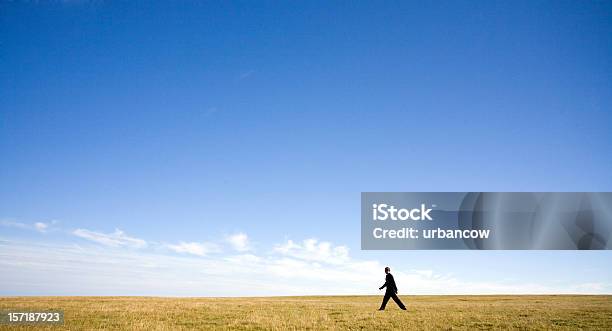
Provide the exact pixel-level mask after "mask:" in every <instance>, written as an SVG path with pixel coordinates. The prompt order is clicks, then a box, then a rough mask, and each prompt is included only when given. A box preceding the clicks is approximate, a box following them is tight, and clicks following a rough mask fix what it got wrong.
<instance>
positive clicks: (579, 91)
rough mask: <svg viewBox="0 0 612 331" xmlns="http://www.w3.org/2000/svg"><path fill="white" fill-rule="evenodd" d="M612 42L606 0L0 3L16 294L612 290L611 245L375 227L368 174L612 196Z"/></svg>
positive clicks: (1, 100) (426, 185) (0, 243)
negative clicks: (386, 233) (231, 279)
mask: <svg viewBox="0 0 612 331" xmlns="http://www.w3.org/2000/svg"><path fill="white" fill-rule="evenodd" d="M611 37H612V3H611V2H609V1H551V2H547V1H508V2H497V1H444V2H426V1H423V2H406V1H403V2H391V1H388V2H384V3H383V2H354V1H346V2H336V1H321V2H317V1H307V2H306V1H305V2H291V3H289V2H281V1H274V2H264V1H261V2H254V1H244V2H231V3H230V2H226V1H219V2H202V3H200V2H191V1H184V2H178V3H177V2H172V3H166V4H160V3H150V2H139V1H135V2H132V1H130V2H106V1H93V2H90V1H57V2H51V3H38V2H32V3H27V2H1V3H0V225H1V226H0V257H1V258H0V271H1V272H0V284H2V285H0V294H17V295H19V294H152V295H192V294H193V295H249V294H254V295H255V294H256V295H265V294H294V293H298V294H309V293H312V292H316V293H338V292H339V293H377V291H376V288H377V287H378V286H380V284H379V283H380V282H381V280H382V276H383V275H382V270H379V269H378V268H379V267H381V266H384V265H391V266H392V268H393V269H394V270H396V271H397V273H398V275H399V276H400V277H399V279H400V280H402V279H403V280H404V283H403V284H402V282H401V281H400V282H399V283H400V284H399V286H400V291H401V289H402V287H403V288H405V289H406V291H405V292H410V293H459V292H462V289H463V291H468V292H470V293H499V292H521V293H523V292H528V293H541V292H542V293H544V292H546V293H549V292H551V293H561V292H564V293H565V292H589V293H590V292H594V293H612V282H610V279H612V268H611V267H610V266H611V265H612V254H610V253H609V252H557V251H552V252H542V251H516V252H511V251H498V252H492V251H488V252H474V251H460V252H446V251H415V252H403V251H401V252H396V251H384V252H368V251H360V233H359V231H360V218H359V213H360V208H359V204H360V192H362V191H611V190H612V176H611V175H610V170H611V169H612V75H611V74H612V65H611V63H610V59H612V38H611ZM36 223H39V224H38V225H36ZM117 229H119V230H120V231H121V232H118V231H117ZM312 238H316V240H317V241H312V240H309V239H312ZM305 240H306V241H305ZM326 243H327V244H326ZM75 261H76V262H75ZM105 261H106V262H105ZM139 261H140V262H142V265H141V266H139V267H138V268H141V269H142V270H141V271H139V272H140V273H139V274H138V275H133V274H131V271H133V270H134V268H136V267H134V265H135V264H138V263H139ZM143 261H149V262H150V263H149V262H146V263H145V262H143ZM151 261H154V262H151ZM245 261H247V262H245ZM330 261H331V262H330ZM77 262H78V263H77ZM200 263H201V264H200ZM249 263H252V268H250V269H251V271H249V270H243V269H241V268H240V267H241V266H242V267H244V266H245V265H250V264H249ZM157 264H160V265H161V266H160V265H157ZM369 267H372V268H373V269H375V272H372V271H370V270H367V272H366V273H365V274H364V276H363V278H355V279H354V283H352V284H337V283H334V282H335V281H337V279H328V278H326V276H322V275H334V276H338V277H344V276H346V275H352V274H355V273H359V270H360V268H361V269H363V268H369ZM155 268H159V269H155ZM136 269H137V268H136ZM203 269H206V270H207V271H206V272H204V274H203V275H201V274H200V273H201V272H203V271H202V270H203ZM211 269H215V271H214V272H213V271H210V270H211ZM247 269H249V268H247ZM100 270H104V271H107V273H104V276H100V275H101V274H102V273H101V272H100ZM109 270H110V271H109ZM252 270H257V271H256V272H254V274H251V273H250V272H252ZM295 270H301V271H300V272H297V274H292V272H291V271H295ZM308 270H311V271H312V270H316V271H317V272H314V273H313V274H312V275H309V276H308V277H302V276H304V274H306V273H307V272H306V271H308ZM111 271H112V272H111ZM302 271H303V272H302ZM370 272H371V274H370ZM223 273H232V274H233V275H235V279H236V283H239V285H240V286H237V285H236V284H227V286H218V285H219V283H218V282H219V281H223V279H224V277H223ZM366 276H367V277H366ZM330 277H331V276H330ZM135 278H136V279H138V280H139V282H138V283H137V284H136V283H134V279H135ZM332 278H333V277H332ZM143 279H146V280H147V281H144V282H143V281H142V280H143ZM370 280H371V283H367V284H365V285H364V284H363V282H369V281H370ZM358 282H361V283H359V284H357V283H358ZM143 283H146V286H145V285H143ZM160 283H163V284H166V285H164V286H167V287H160V286H159V284H160ZM168 283H171V284H179V283H180V284H182V285H180V286H179V285H177V286H176V287H172V286H169V285H167V284H168ZM75 284H77V285H75ZM118 284H123V285H124V286H123V285H122V286H123V287H122V286H120V285H118ZM266 284H267V285H266ZM449 284H451V285H449ZM453 284H454V285H453ZM483 284H484V285H483ZM264 285H266V286H264ZM139 286H140V287H139ZM232 286H233V287H232ZM453 286H454V287H453ZM470 286H472V287H470ZM242 287H244V288H242ZM370 288H371V289H372V291H371V292H368V291H369V289H370ZM465 289H468V290H465Z"/></svg>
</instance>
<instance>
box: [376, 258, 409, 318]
mask: <svg viewBox="0 0 612 331" xmlns="http://www.w3.org/2000/svg"><path fill="white" fill-rule="evenodd" d="M385 273H386V274H387V276H385V283H384V284H383V286H381V287H380V288H379V290H382V289H383V288H385V287H386V288H387V291H386V292H385V297H384V298H383V301H382V304H381V305H380V308H379V309H378V310H385V307H386V306H387V302H388V301H389V298H393V301H395V303H397V305H398V306H399V307H400V308H401V309H402V310H406V306H404V304H403V303H402V300H400V299H399V298H398V297H397V285H395V280H394V279H393V275H392V274H391V268H389V267H385Z"/></svg>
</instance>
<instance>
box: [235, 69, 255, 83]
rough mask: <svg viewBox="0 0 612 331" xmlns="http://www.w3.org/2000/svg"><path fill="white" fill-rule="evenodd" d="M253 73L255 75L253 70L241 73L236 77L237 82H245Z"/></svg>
mask: <svg viewBox="0 0 612 331" xmlns="http://www.w3.org/2000/svg"><path fill="white" fill-rule="evenodd" d="M254 73H255V70H249V71H245V72H243V73H241V74H240V76H238V80H239V81H242V80H245V79H247V78H249V77H251V75H253V74H254Z"/></svg>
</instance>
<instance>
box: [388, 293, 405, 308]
mask: <svg viewBox="0 0 612 331" xmlns="http://www.w3.org/2000/svg"><path fill="white" fill-rule="evenodd" d="M391 297H392V298H393V301H395V303H397V305H398V306H399V307H400V308H401V309H402V310H406V306H404V304H403V303H402V300H400V298H398V297H397V294H395V293H393V295H392V296H391Z"/></svg>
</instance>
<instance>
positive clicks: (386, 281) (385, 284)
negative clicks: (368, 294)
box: [378, 276, 389, 290]
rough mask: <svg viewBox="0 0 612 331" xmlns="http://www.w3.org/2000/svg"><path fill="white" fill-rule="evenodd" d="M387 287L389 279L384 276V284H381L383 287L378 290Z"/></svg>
mask: <svg viewBox="0 0 612 331" xmlns="http://www.w3.org/2000/svg"><path fill="white" fill-rule="evenodd" d="M387 285H389V277H388V276H385V283H384V284H383V286H381V287H379V288H378V289H379V290H382V289H383V288H385V287H386V286H387Z"/></svg>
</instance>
